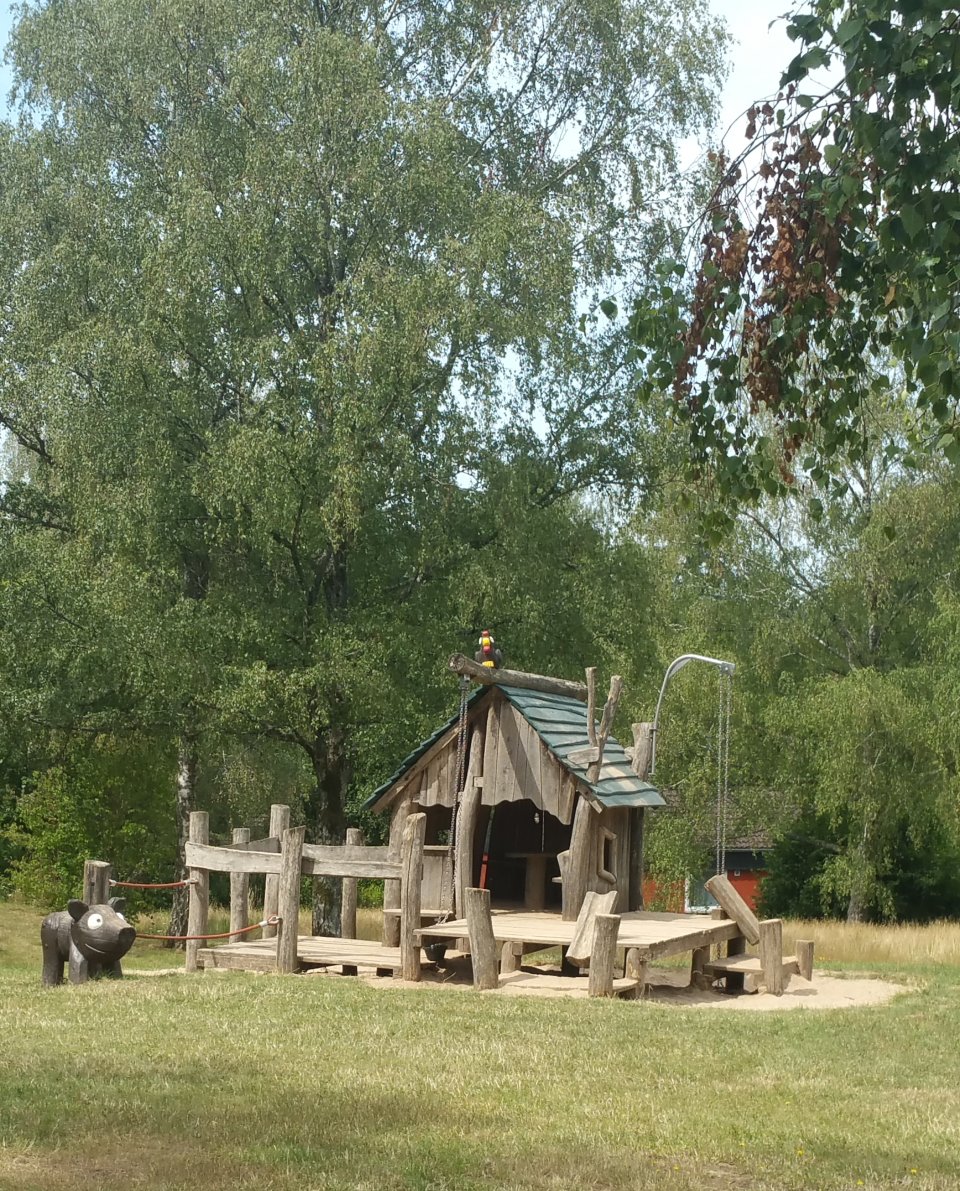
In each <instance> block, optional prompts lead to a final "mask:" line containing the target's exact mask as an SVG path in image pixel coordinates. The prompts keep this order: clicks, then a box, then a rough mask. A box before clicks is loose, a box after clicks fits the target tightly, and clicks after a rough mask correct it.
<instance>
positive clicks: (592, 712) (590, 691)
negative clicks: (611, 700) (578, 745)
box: [587, 666, 597, 748]
mask: <svg viewBox="0 0 960 1191" xmlns="http://www.w3.org/2000/svg"><path fill="white" fill-rule="evenodd" d="M587 740H589V741H590V743H591V745H593V747H594V748H596V747H597V667H596V666H587Z"/></svg>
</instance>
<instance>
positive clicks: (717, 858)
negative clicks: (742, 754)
mask: <svg viewBox="0 0 960 1191" xmlns="http://www.w3.org/2000/svg"><path fill="white" fill-rule="evenodd" d="M717 700H718V706H717V809H716V841H715V844H716V847H715V855H714V863H715V865H716V868H715V871H716V872H718V873H722V872H723V862H724V852H725V851H726V849H725V847H724V843H723V671H722V670H718V671H717Z"/></svg>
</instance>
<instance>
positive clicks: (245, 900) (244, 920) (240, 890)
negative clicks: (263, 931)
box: [230, 827, 250, 933]
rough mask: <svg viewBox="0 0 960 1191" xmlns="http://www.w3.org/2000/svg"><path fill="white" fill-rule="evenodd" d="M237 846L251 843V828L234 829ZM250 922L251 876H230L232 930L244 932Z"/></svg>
mask: <svg viewBox="0 0 960 1191" xmlns="http://www.w3.org/2000/svg"><path fill="white" fill-rule="evenodd" d="M233 842H234V843H235V844H249V843H250V828H249V827H234V829H233ZM249 922H250V874H249V873H231V874H230V930H231V933H232V932H233V931H240V930H243V928H244V927H245V926H247V925H248V924H249Z"/></svg>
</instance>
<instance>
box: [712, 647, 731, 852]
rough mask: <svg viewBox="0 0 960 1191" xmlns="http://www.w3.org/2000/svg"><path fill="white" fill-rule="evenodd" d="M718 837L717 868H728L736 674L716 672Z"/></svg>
mask: <svg viewBox="0 0 960 1191" xmlns="http://www.w3.org/2000/svg"><path fill="white" fill-rule="evenodd" d="M717 693H718V696H719V699H718V706H717V815H716V818H717V838H716V865H717V867H716V871H717V872H718V873H723V872H724V871H725V870H726V867H727V825H728V820H729V814H730V719H731V708H732V704H733V676H732V675H731V674H725V673H724V672H723V671H722V670H720V671H718V674H717Z"/></svg>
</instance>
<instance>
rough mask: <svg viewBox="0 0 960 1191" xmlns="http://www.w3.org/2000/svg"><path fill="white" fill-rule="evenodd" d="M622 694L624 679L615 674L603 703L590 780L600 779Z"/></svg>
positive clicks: (588, 773) (589, 769)
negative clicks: (605, 751)
mask: <svg viewBox="0 0 960 1191" xmlns="http://www.w3.org/2000/svg"><path fill="white" fill-rule="evenodd" d="M622 694H623V679H622V678H621V677H620V675H619V674H614V676H613V677H612V678H611V679H610V693H609V694H608V695H607V701H606V703H604V705H603V715H602V716H601V718H600V731H599V732H598V733H597V759H596V761H592V762H591V763H590V764H589V765H588V766H587V781H588V782H596V781H599V779H600V773H601V771H602V769H603V750H604V748H605V747H606V744H607V738H608V737H609V735H610V729H611V728H612V727H613V721H614V718H615V717H616V714H617V707H618V706H619V704H620V696H621V695H622Z"/></svg>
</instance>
